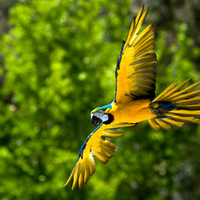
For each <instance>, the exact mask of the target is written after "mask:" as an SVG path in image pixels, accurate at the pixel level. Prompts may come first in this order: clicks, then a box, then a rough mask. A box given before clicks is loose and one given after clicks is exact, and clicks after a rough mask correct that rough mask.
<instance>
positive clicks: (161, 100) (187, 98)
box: [148, 78, 200, 130]
mask: <svg viewBox="0 0 200 200" xmlns="http://www.w3.org/2000/svg"><path fill="white" fill-rule="evenodd" d="M189 80H190V78H189V79H187V80H186V81H184V82H183V83H181V84H180V85H178V86H176V87H174V86H175V85H176V83H177V81H175V82H173V83H172V84H171V85H170V86H169V87H167V88H166V89H165V90H164V91H163V92H162V93H161V94H160V95H159V96H157V97H156V98H155V99H154V100H153V101H152V103H151V107H152V111H153V112H154V113H155V114H157V117H156V118H153V119H150V120H148V122H149V125H150V126H151V127H152V128H153V129H154V130H158V129H159V128H160V127H161V128H163V129H165V130H170V128H171V126H182V125H183V124H184V123H185V122H192V123H198V124H199V123H200V119H198V118H197V117H200V96H199V95H200V90H196V91H193V92H190V91H191V90H193V89H194V88H195V87H197V86H198V85H200V81H198V82H196V83H194V84H193V85H191V86H189V87H186V88H185V89H182V88H183V87H184V86H185V84H186V83H187V82H188V81H189Z"/></svg>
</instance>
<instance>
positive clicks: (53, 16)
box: [0, 0, 200, 200]
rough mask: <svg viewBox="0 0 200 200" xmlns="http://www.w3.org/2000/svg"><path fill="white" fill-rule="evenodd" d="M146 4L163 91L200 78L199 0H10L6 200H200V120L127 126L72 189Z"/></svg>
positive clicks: (0, 169)
mask: <svg viewBox="0 0 200 200" xmlns="http://www.w3.org/2000/svg"><path fill="white" fill-rule="evenodd" d="M143 4H145V8H147V7H148V6H150V12H149V14H148V16H147V18H146V20H145V24H146V25H147V24H149V23H153V24H154V27H155V30H156V39H155V44H156V50H155V52H156V53H157V56H158V63H157V78H156V80H157V84H156V94H159V93H160V92H161V91H162V90H163V89H165V88H166V87H167V86H168V85H169V84H171V83H172V82H173V81H174V80H178V83H181V82H182V81H184V80H185V79H187V78H188V77H191V80H190V84H192V83H194V82H196V81H198V80H200V74H199V71H200V34H199V33H200V1H199V0H170V1H165V0H123V1H121V0H115V1H114V0H111V1H107V0H88V1H86V0H9V1H8V0H1V1H0V199H1V200H15V199H20V200H21V199H23V200H55V199H59V200H64V199H65V200H66V199H68V200H73V199H75V200H79V199H80V200H94V199H95V200H104V199H107V200H114V199H123V200H126V199H132V200H163V199H165V200H199V199H200V125H193V124H187V125H184V126H183V127H181V128H175V127H173V128H172V129H171V130H170V131H164V130H159V131H157V132H156V131H154V130H152V129H151V128H150V127H149V125H148V124H147V123H146V122H142V123H141V124H139V125H137V126H136V127H134V128H129V129H128V128H127V129H124V130H123V131H124V132H125V135H124V136H123V137H122V138H118V139H116V140H114V141H112V142H113V143H114V144H115V145H116V147H117V148H116V152H115V156H114V157H113V158H112V159H111V160H110V161H109V162H108V163H107V164H106V165H103V164H102V163H100V162H99V161H96V169H97V171H96V173H95V175H93V176H92V177H91V178H90V180H89V182H88V183H87V185H84V186H83V188H82V189H81V190H80V189H78V188H76V189H75V190H74V191H73V192H72V191H71V183H70V184H69V185H68V186H66V187H64V188H63V185H64V183H65V181H66V180H67V179H68V176H69V175H70V173H71V170H72V168H73V166H74V163H75V161H76V159H77V156H78V151H79V149H80V147H81V145H82V143H83V142H84V140H85V139H86V137H87V135H88V134H89V133H90V132H92V131H93V130H94V126H93V125H92V123H91V122H90V111H91V110H92V109H93V108H95V107H97V106H103V105H105V104H108V103H110V102H111V101H112V100H113V96H114V83H115V78H114V69H115V66H116V61H117V59H118V56H119V53H120V50H121V45H122V40H123V39H125V38H126V35H127V33H128V30H129V26H130V22H131V19H132V17H133V16H136V14H137V13H138V11H139V9H140V7H141V6H142V5H143Z"/></svg>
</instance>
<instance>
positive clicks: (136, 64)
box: [114, 6, 156, 102]
mask: <svg viewBox="0 0 200 200" xmlns="http://www.w3.org/2000/svg"><path fill="white" fill-rule="evenodd" d="M143 9H144V6H143V7H142V8H141V9H140V11H139V13H138V15H137V17H136V19H135V18H133V19H132V22H131V27H130V30H129V33H128V36H127V38H126V42H124V43H123V46H122V50H121V54H120V57H119V59H118V63H117V67H116V71H115V74H116V91H115V99H114V102H127V101H131V100H133V99H141V98H152V99H153V98H154V97H155V76H156V73H155V63H156V54H155V53H150V52H151V51H153V50H154V41H153V40H154V29H153V26H152V24H150V25H148V26H147V27H146V28H145V29H144V30H143V31H142V32H141V33H140V34H139V35H137V32H138V31H139V29H140V27H141V26H142V23H143V21H144V19H145V17H146V15H147V13H148V10H149V8H147V9H146V10H145V11H144V13H143V14H142V12H143Z"/></svg>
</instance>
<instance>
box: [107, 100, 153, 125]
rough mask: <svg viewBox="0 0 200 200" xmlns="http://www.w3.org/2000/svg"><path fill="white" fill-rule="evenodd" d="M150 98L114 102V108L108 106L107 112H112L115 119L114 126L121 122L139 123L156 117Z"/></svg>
mask: <svg viewBox="0 0 200 200" xmlns="http://www.w3.org/2000/svg"><path fill="white" fill-rule="evenodd" d="M150 103H151V101H150V100H149V99H142V100H136V101H129V102H126V103H117V104H116V103H112V108H108V109H107V110H106V111H105V113H109V114H112V115H113V116H114V121H113V122H112V125H113V127H115V124H117V125H118V124H119V123H139V122H141V121H144V120H147V119H152V118H154V117H156V115H155V114H153V113H152V108H151V107H150Z"/></svg>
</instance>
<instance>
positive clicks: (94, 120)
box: [91, 115, 102, 126]
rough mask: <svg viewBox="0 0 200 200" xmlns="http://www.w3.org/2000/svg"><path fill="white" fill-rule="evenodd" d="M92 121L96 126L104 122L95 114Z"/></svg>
mask: <svg viewBox="0 0 200 200" xmlns="http://www.w3.org/2000/svg"><path fill="white" fill-rule="evenodd" d="M91 121H92V123H93V124H94V125H95V126H98V125H100V124H101V123H102V120H101V119H100V118H98V117H96V116H94V115H93V116H92V118H91Z"/></svg>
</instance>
